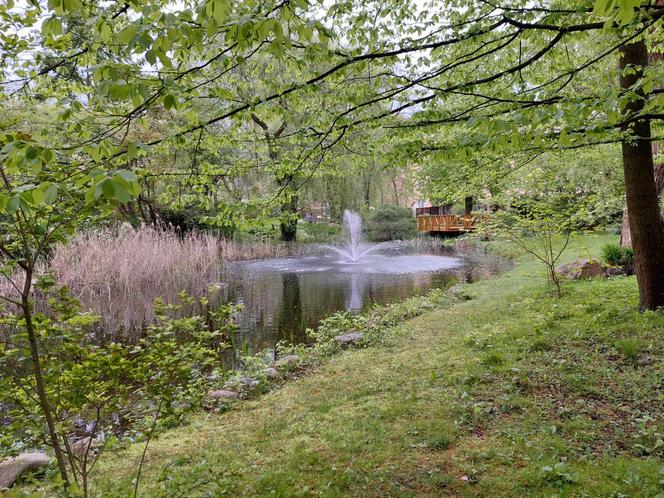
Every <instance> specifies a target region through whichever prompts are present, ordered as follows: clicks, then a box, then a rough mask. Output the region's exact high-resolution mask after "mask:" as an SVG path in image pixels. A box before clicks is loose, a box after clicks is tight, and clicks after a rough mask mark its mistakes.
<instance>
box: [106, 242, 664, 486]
mask: <svg viewBox="0 0 664 498" xmlns="http://www.w3.org/2000/svg"><path fill="white" fill-rule="evenodd" d="M609 241H611V238H610V237H609V236H606V235H592V234H588V235H583V236H578V237H575V238H574V239H573V240H572V242H571V245H570V248H569V249H568V251H567V253H566V256H565V257H564V260H572V259H573V258H574V257H579V256H581V257H589V256H597V255H598V254H599V253H600V248H601V246H602V245H603V244H605V243H606V242H609ZM491 245H492V246H493V249H494V250H496V249H497V250H501V249H504V247H505V246H503V245H500V244H493V243H492V244H491ZM564 291H565V292H564V294H563V297H562V298H561V299H555V298H553V297H550V296H549V295H548V293H547V291H546V286H545V285H544V282H543V279H542V278H541V276H540V275H539V268H538V267H537V264H536V263H535V262H534V261H533V260H532V259H531V258H527V257H523V258H520V260H519V262H518V265H517V266H516V267H515V268H514V269H513V270H511V271H508V272H506V273H505V274H503V275H501V276H498V277H495V278H492V279H488V280H485V281H481V282H478V283H476V284H473V285H470V286H469V285H462V286H459V287H456V286H455V287H454V288H453V289H451V290H450V291H448V292H446V293H442V292H434V293H432V294H430V295H429V296H428V297H423V298H418V299H411V300H408V301H406V302H405V303H399V304H396V305H392V306H389V307H386V308H384V309H382V310H381V311H378V312H374V313H373V314H369V315H366V316H363V317H357V316H356V317H353V316H348V315H347V314H337V315H335V316H333V317H331V318H330V319H329V320H327V321H325V322H323V323H322V324H321V327H319V329H318V330H317V332H316V337H315V338H316V339H317V342H316V346H314V347H313V348H311V350H310V351H311V352H312V354H311V356H309V357H308V359H307V357H306V355H305V354H304V353H303V350H302V348H303V347H304V346H297V347H295V348H291V349H289V350H285V349H282V350H281V351H280V356H283V355H292V354H298V356H299V358H301V359H302V362H301V363H300V362H293V363H289V364H288V365H287V366H286V367H285V368H283V369H280V372H279V379H278V380H276V381H272V382H273V383H274V385H275V387H276V388H275V389H272V390H271V391H270V392H268V393H267V394H265V395H263V396H258V397H256V398H250V399H246V400H242V401H232V402H227V401H224V402H223V404H222V405H223V406H220V408H222V409H221V410H217V411H211V412H207V413H198V414H195V415H193V416H192V417H191V418H190V420H189V423H188V424H187V425H185V426H182V427H179V428H177V429H173V430H169V431H165V432H164V433H162V434H161V435H160V436H159V438H158V439H157V440H155V441H153V442H152V445H151V447H150V450H149V452H148V456H147V460H146V462H145V468H144V477H143V478H142V479H143V480H142V482H141V489H142V493H143V494H144V495H147V496H175V495H180V496H207V495H214V496H218V495H225V494H229V495H236V496H237V495H244V496H248V495H251V496H318V495H321V496H385V495H390V496H421V495H452V496H478V495H480V496H486V495H488V494H491V495H493V496H514V495H516V494H522V495H527V496H552V495H564V496H576V495H579V494H584V493H585V495H588V496H655V495H657V494H658V493H661V492H662V491H663V490H662V478H663V477H664V474H662V472H663V469H662V464H661V458H662V456H664V455H663V445H662V433H663V432H664V428H663V426H662V417H663V415H664V400H663V399H662V396H661V392H662V384H661V383H662V378H664V362H663V361H662V358H663V357H664V355H663V354H662V353H663V351H662V345H661V341H658V340H657V338H658V337H660V336H661V333H662V330H664V315H662V313H661V312H645V313H638V312H637V311H636V309H635V308H636V307H635V303H636V301H637V293H636V282H635V279H634V278H633V277H623V276H621V277H613V278H608V279H593V280H582V281H576V282H571V281H566V282H564ZM422 315H423V316H422ZM419 316H422V318H418V317H419ZM351 330H352V331H361V332H363V339H362V341H363V343H364V345H369V344H370V345H371V346H372V347H363V348H351V349H349V350H347V351H345V352H344V353H343V354H333V353H337V352H339V350H340V349H341V347H340V346H339V345H338V343H336V342H335V341H333V340H330V339H331V338H332V337H333V336H334V335H336V334H339V333H343V332H348V331H351ZM263 366H264V365H262V364H261V365H260V366H255V368H261V369H262V368H263ZM305 372H306V374H307V375H303V374H304V373H305ZM285 379H288V380H292V382H285ZM220 412H222V413H220ZM140 447H141V446H140V445H139V444H136V445H130V446H128V447H126V448H124V449H117V450H115V451H113V452H109V453H107V454H105V455H103V457H102V461H101V462H100V466H99V468H98V476H97V480H96V482H97V490H96V491H97V493H98V494H100V495H102V496H122V495H123V493H124V491H126V490H128V489H129V488H130V487H131V478H132V472H133V469H134V468H135V465H136V462H137V460H138V456H139V452H140Z"/></svg>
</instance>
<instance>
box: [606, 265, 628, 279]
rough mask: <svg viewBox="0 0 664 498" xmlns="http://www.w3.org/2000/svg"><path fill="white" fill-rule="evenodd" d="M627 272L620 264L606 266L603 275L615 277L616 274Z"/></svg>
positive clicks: (625, 273)
mask: <svg viewBox="0 0 664 498" xmlns="http://www.w3.org/2000/svg"><path fill="white" fill-rule="evenodd" d="M628 273H629V272H628V271H627V270H626V269H625V268H622V267H620V266H607V267H606V268H604V276H606V277H617V276H618V275H627V274H628Z"/></svg>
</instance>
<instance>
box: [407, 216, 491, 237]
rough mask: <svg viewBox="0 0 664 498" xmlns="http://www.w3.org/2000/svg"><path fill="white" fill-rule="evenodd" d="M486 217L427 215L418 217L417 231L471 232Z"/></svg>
mask: <svg viewBox="0 0 664 498" xmlns="http://www.w3.org/2000/svg"><path fill="white" fill-rule="evenodd" d="M485 217H486V216H485V215H474V214H461V215H459V214H441V215H426V214H425V215H420V216H418V217H417V229H418V230H419V231H420V232H449V233H452V232H471V231H473V230H475V229H476V228H477V224H478V223H479V222H480V221H482V220H483V219H484V218H485Z"/></svg>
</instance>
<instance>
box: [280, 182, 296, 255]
mask: <svg viewBox="0 0 664 498" xmlns="http://www.w3.org/2000/svg"><path fill="white" fill-rule="evenodd" d="M292 183H293V176H292V175H288V176H286V177H284V178H280V179H279V186H280V187H282V189H283V192H282V193H281V195H282V201H281V220H280V222H279V229H280V231H281V240H282V241H283V242H295V240H296V239H297V206H298V203H299V198H298V195H297V190H296V189H294V188H293V187H292Z"/></svg>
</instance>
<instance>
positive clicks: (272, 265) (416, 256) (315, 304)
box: [224, 243, 509, 352]
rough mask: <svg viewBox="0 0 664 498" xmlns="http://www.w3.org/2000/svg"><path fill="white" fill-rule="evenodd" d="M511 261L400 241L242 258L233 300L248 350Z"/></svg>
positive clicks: (228, 271)
mask: <svg viewBox="0 0 664 498" xmlns="http://www.w3.org/2000/svg"><path fill="white" fill-rule="evenodd" d="M508 267H509V262H507V261H506V260H504V259H502V258H498V257H496V256H492V255H490V254H487V253H485V251H483V250H481V249H478V248H475V247H470V248H464V249H453V248H446V247H443V246H442V245H441V247H439V248H438V249H435V250H434V249H428V250H426V251H422V250H417V249H410V248H409V247H408V245H407V244H398V243H396V244H395V243H392V244H388V245H384V246H382V248H379V249H378V250H375V251H372V252H371V253H370V254H367V255H366V256H363V257H362V258H361V259H360V260H358V261H355V262H351V261H347V260H345V259H344V258H342V257H341V256H340V255H339V254H338V253H336V252H335V251H324V252H322V253H320V254H313V255H308V256H300V257H287V258H277V259H267V260H259V261H251V262H242V263H240V262H238V263H233V264H230V265H229V266H227V267H226V268H225V270H224V281H225V282H227V283H228V284H227V285H228V287H227V292H228V294H227V299H229V300H230V301H234V302H237V303H240V304H242V306H243V309H242V310H241V311H240V313H239V315H238V317H237V323H238V326H239V330H238V333H237V341H236V343H237V344H238V345H239V346H241V347H242V349H243V350H245V351H248V352H256V351H260V350H263V349H266V348H273V347H274V346H275V345H276V344H277V342H279V341H280V340H287V341H289V342H294V343H299V342H306V341H307V336H306V333H305V331H306V329H307V328H314V327H316V326H317V325H318V323H319V322H320V320H321V319H323V318H325V317H327V316H329V315H331V314H333V313H335V312H337V311H342V310H350V311H355V312H361V311H363V310H366V309H368V308H370V307H372V306H374V305H383V304H389V303H393V302H398V301H403V300H405V299H407V298H409V297H413V296H421V295H424V294H426V293H427V292H428V291H430V290H432V289H438V288H446V287H450V286H452V285H453V284H455V283H457V282H474V281H476V280H479V279H482V278H486V277H488V276H491V275H495V274H497V273H500V272H502V271H504V270H505V269H507V268H508Z"/></svg>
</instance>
